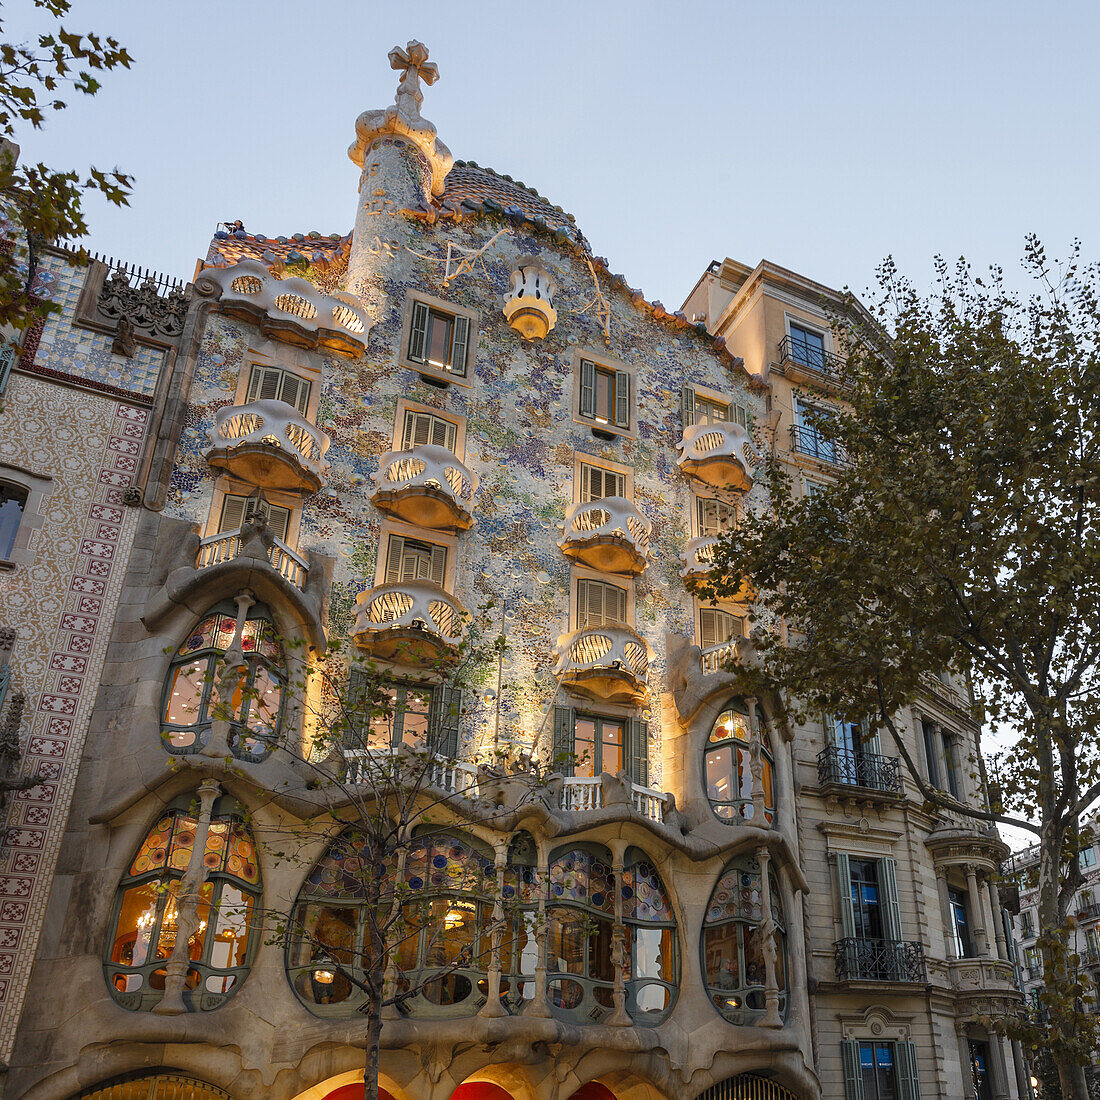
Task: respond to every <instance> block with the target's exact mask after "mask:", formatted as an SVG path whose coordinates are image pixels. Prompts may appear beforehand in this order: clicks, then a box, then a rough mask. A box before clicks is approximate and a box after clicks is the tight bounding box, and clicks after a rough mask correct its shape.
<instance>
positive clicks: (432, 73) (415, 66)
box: [389, 39, 439, 120]
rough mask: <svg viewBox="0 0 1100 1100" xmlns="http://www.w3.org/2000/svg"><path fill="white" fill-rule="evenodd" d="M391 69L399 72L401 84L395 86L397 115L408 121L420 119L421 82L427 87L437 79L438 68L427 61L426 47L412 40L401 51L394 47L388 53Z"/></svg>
mask: <svg viewBox="0 0 1100 1100" xmlns="http://www.w3.org/2000/svg"><path fill="white" fill-rule="evenodd" d="M389 59H390V66H391V68H394V69H398V70H400V71H401V83H400V84H398V85H397V95H396V97H395V99H394V102H396V104H397V113H398V114H399V115H400V116H402V117H403V118H407V119H410V120H413V119H419V118H420V104H421V103H423V102H424V93H423V92H421V90H420V81H421V80H423V81H424V83H425V84H427V85H428V86H429V87H430V86H431V85H432V84H434V83H435V82H436V81H437V80H438V79H439V66H438V65H436V63H435V62H434V61H429V60H428V47H427V46H425V45H424V43H423V42H417V41H416V39H413V40H412V41H411V42H409V43H408V45H406V46H405V48H404V49H402V48H401V47H400V46H394V48H393V49H392V50H390V52H389Z"/></svg>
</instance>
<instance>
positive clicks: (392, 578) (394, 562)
mask: <svg viewBox="0 0 1100 1100" xmlns="http://www.w3.org/2000/svg"><path fill="white" fill-rule="evenodd" d="M404 555H405V540H404V539H403V538H402V537H401V536H400V535H390V541H389V545H388V546H387V548H386V584H397V583H398V582H399V581H400V580H401V559H402V558H403V557H404Z"/></svg>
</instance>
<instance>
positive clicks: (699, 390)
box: [680, 382, 756, 434]
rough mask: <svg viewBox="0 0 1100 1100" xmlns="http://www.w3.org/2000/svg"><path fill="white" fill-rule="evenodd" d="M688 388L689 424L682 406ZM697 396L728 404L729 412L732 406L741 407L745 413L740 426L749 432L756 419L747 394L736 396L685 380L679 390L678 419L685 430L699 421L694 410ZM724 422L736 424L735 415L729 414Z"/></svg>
mask: <svg viewBox="0 0 1100 1100" xmlns="http://www.w3.org/2000/svg"><path fill="white" fill-rule="evenodd" d="M689 390H690V391H691V394H692V415H691V424H688V423H686V420H687V412H686V410H685V408H684V404H685V399H686V395H687V392H688V391H689ZM699 397H701V398H702V399H703V400H704V401H710V402H712V403H713V404H716V405H727V406H729V409H730V411H731V412H732V411H733V409H734V408H740V409H743V410H744V413H745V423H744V424H743V425H742V427H744V428H745V430H746V431H747V432H749V433H750V434H751V432H752V428H753V424H754V423H755V421H756V413H755V411H754V410H753V407H752V405H751V404H750V403H749V401H748V400H747V398H748V395H747V394H745V393H742V394H741V396H740V397H738V396H737V395H735V394H734V393H732V392H731V391H729V390H717V389H715V388H714V387H713V386H704V385H703V384H702V383H699V382H685V383H684V385H683V387H682V388H681V390H680V420H681V427H682V428H683V430H685V431H686V430H687V429H688V428H689V427H691V426H692V425H694V424H698V423H699V421H698V420H697V419H696V418H695V412H694V401H695V398H699ZM726 423H727V424H733V425H737V424H738V420H737V417H736V416H731V417H730V419H729V420H728V421H726Z"/></svg>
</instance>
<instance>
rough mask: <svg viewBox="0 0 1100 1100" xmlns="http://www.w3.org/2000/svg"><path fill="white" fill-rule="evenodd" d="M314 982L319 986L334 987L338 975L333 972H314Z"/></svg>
mask: <svg viewBox="0 0 1100 1100" xmlns="http://www.w3.org/2000/svg"><path fill="white" fill-rule="evenodd" d="M313 980H314V981H315V982H317V983H318V984H319V985H332V983H333V982H334V981H335V980H336V975H335V974H334V973H333V972H332V971H331V970H314V972H313Z"/></svg>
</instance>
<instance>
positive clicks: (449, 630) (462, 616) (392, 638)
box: [351, 581, 468, 667]
mask: <svg viewBox="0 0 1100 1100" xmlns="http://www.w3.org/2000/svg"><path fill="white" fill-rule="evenodd" d="M467 618H468V616H467V613H466V609H465V608H464V607H463V606H462V604H460V603H459V602H458V600H456V599H455V598H454V596H452V595H451V594H450V593H449V592H447V591H445V590H444V589H442V588H440V587H439V585H437V584H432V583H431V582H430V581H402V582H400V583H398V584H383V585H379V586H378V587H377V588H372V589H370V590H369V591H368V592H360V593H359V597H358V600H357V602H356V608H355V625H354V626H353V627H352V631H351V633H352V637H353V638H354V640H355V643H356V645H358V646H359V648H360V649H361V650H363V651H364V652H365V653H369V654H371V655H372V656H374V657H379V658H382V659H383V660H388V661H395V662H397V663H398V664H405V665H412V666H414V667H424V666H430V665H432V664H434V663H436V662H440V661H447V660H448V659H450V658H451V657H453V656H454V655H455V654H456V652H457V650H458V647H459V645H460V643H461V642H462V638H463V636H464V634H465V631H466V620H467Z"/></svg>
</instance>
